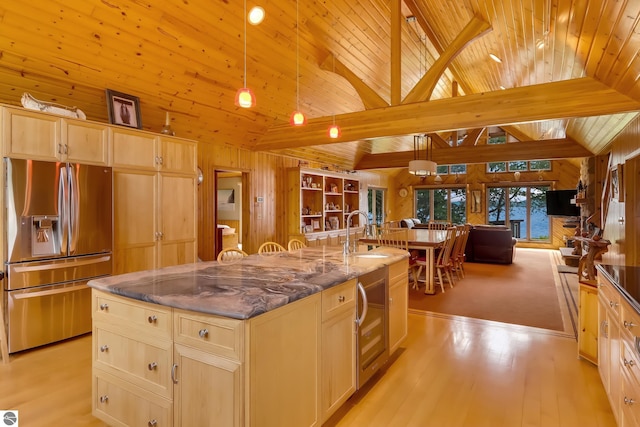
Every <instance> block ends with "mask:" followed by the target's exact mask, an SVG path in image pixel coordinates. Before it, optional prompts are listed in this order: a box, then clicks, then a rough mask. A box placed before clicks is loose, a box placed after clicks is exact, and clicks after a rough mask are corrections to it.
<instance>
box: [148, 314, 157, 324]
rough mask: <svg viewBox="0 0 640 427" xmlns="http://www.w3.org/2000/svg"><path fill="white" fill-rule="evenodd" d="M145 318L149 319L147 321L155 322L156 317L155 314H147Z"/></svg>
mask: <svg viewBox="0 0 640 427" xmlns="http://www.w3.org/2000/svg"><path fill="white" fill-rule="evenodd" d="M147 320H148V321H149V323H157V321H158V318H157V317H156V316H155V315H153V316H149V317H148V318H147Z"/></svg>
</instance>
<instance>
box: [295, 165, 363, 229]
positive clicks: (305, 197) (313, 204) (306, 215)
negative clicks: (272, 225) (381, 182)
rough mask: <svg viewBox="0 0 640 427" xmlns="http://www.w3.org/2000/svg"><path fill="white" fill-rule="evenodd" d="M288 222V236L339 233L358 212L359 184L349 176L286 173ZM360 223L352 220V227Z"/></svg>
mask: <svg viewBox="0 0 640 427" xmlns="http://www.w3.org/2000/svg"><path fill="white" fill-rule="evenodd" d="M288 179H289V185H288V210H287V221H288V229H289V234H290V235H299V234H311V233H319V232H328V231H340V230H343V229H344V228H346V226H347V223H346V221H347V218H348V216H349V214H350V213H351V212H353V211H354V210H358V209H359V208H360V181H359V180H357V179H353V177H352V176H349V175H346V174H341V173H334V172H327V171H322V170H317V169H306V168H293V169H290V170H289V172H288ZM362 221H363V218H362V217H359V215H354V216H353V217H352V218H351V224H350V226H352V227H359V226H360V223H361V222H362Z"/></svg>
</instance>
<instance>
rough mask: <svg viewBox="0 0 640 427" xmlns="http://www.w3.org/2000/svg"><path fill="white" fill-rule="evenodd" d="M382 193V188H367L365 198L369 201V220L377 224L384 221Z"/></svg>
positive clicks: (383, 191)
mask: <svg viewBox="0 0 640 427" xmlns="http://www.w3.org/2000/svg"><path fill="white" fill-rule="evenodd" d="M384 193H385V190H384V189H382V188H369V191H368V194H367V196H368V197H367V198H368V202H369V213H368V216H369V221H371V224H376V225H378V226H380V225H382V223H383V222H384Z"/></svg>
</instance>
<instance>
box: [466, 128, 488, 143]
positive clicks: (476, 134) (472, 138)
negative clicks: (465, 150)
mask: <svg viewBox="0 0 640 427" xmlns="http://www.w3.org/2000/svg"><path fill="white" fill-rule="evenodd" d="M485 129H486V128H476V129H470V130H469V131H468V132H467V136H466V137H465V138H464V140H463V141H462V144H461V145H463V146H465V147H469V146H473V145H476V144H477V143H478V139H479V138H480V135H482V132H484V130H485Z"/></svg>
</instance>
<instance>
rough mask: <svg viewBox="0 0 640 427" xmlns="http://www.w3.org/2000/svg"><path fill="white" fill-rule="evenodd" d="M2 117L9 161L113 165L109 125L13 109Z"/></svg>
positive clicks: (6, 154)
mask: <svg viewBox="0 0 640 427" xmlns="http://www.w3.org/2000/svg"><path fill="white" fill-rule="evenodd" d="M2 114H3V126H2V135H3V150H2V152H3V155H4V156H5V157H13V158H28V159H34V160H49V161H69V162H79V163H87V164H96V165H108V164H109V139H108V134H107V129H108V126H106V125H102V124H99V123H93V122H87V121H84V120H74V119H68V118H61V117H59V116H56V115H53V114H47V113H40V112H36V111H29V110H23V109H18V108H9V107H3V112H2Z"/></svg>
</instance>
